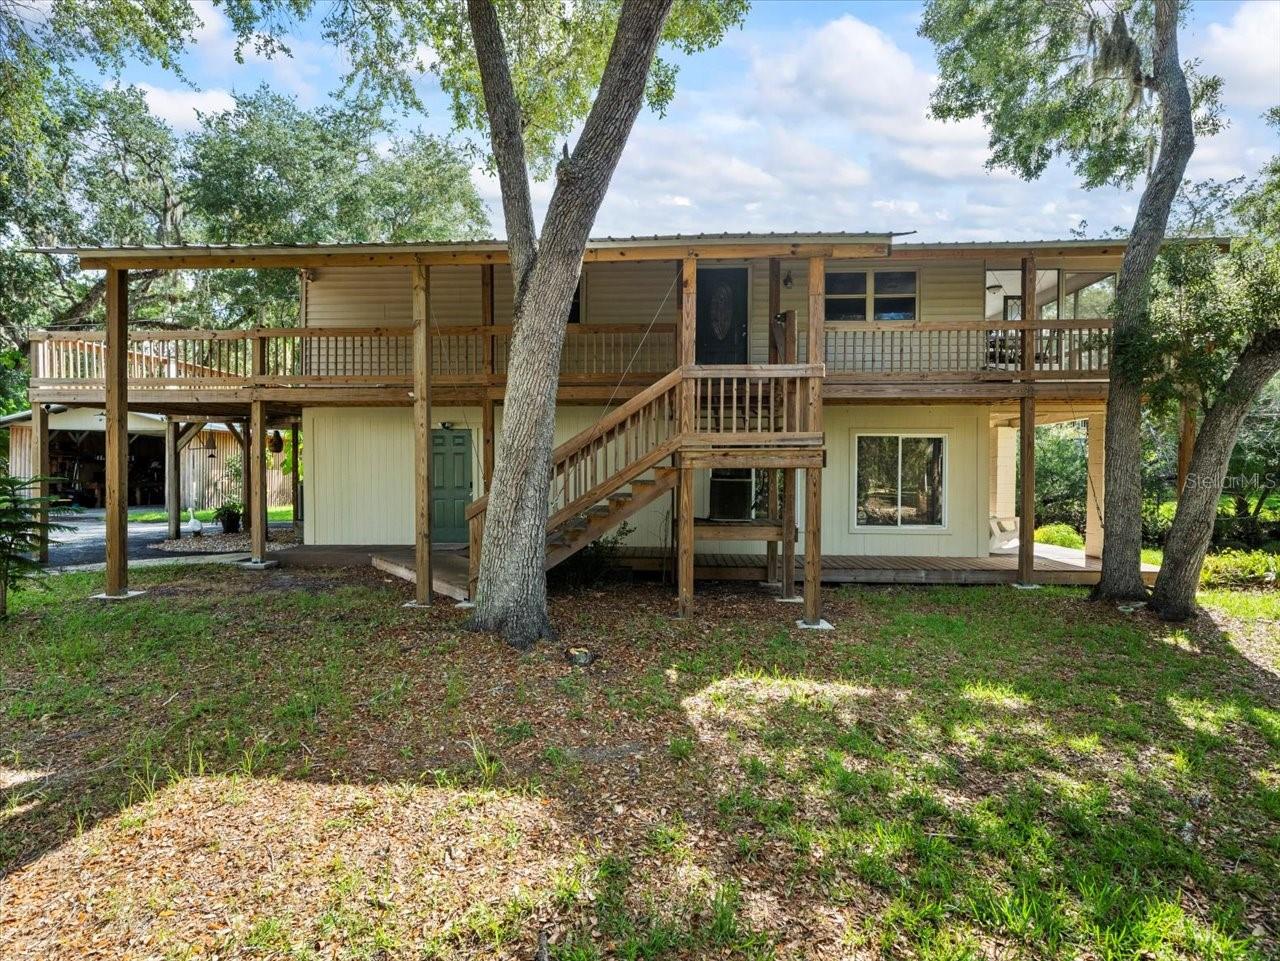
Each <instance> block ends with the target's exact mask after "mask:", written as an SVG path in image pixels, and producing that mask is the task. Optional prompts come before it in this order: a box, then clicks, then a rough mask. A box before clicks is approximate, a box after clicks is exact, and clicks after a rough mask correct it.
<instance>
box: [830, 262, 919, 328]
mask: <svg viewBox="0 0 1280 961" xmlns="http://www.w3.org/2000/svg"><path fill="white" fill-rule="evenodd" d="M916 287H917V276H916V272H915V271H914V270H829V271H827V288H826V295H827V296H826V304H827V312H826V319H827V320H830V321H842V320H866V319H867V318H868V316H870V318H871V319H872V320H915V319H916V317H917V311H916V300H917V296H916V295H917V290H916ZM868 301H870V303H868ZM868 310H869V311H870V313H868Z"/></svg>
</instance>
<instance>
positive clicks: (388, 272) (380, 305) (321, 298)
mask: <svg viewBox="0 0 1280 961" xmlns="http://www.w3.org/2000/svg"><path fill="white" fill-rule="evenodd" d="M304 301H305V305H306V306H305V321H304V324H305V326H307V327H409V326H411V325H412V324H413V282H412V269H411V268H409V267H320V268H318V269H316V270H315V271H313V276H312V279H311V280H309V281H308V282H307V285H306V297H305V298H304ZM431 320H432V323H433V324H436V325H438V326H441V327H444V326H448V325H450V324H452V325H470V324H478V323H480V268H479V267H433V268H431Z"/></svg>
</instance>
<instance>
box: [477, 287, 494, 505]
mask: <svg viewBox="0 0 1280 961" xmlns="http://www.w3.org/2000/svg"><path fill="white" fill-rule="evenodd" d="M480 322H481V323H482V324H484V325H485V326H486V327H492V326H493V264H484V265H483V266H482V267H481V268H480ZM494 346H495V345H494V342H493V335H492V334H485V338H484V373H485V386H486V388H492V387H493V385H494V380H495V378H496V377H497V372H498V370H497V364H496V361H495V358H494V354H495V353H496V352H495V350H494ZM495 403H496V402H495V401H494V400H493V398H492V397H490V396H489V392H488V390H487V389H486V391H485V395H484V407H483V409H482V420H483V424H482V426H481V438H480V443H481V445H482V447H483V451H482V454H483V457H482V464H483V468H484V492H485V494H488V493H489V487H490V485H491V484H492V483H493V466H494V460H495V456H496V455H495V445H494V422H495V420H496V418H495V416H494V406H495Z"/></svg>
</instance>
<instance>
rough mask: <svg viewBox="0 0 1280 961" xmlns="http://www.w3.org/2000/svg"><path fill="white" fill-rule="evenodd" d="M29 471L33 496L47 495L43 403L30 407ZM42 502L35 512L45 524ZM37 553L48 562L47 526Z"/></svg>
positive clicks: (46, 430) (46, 431)
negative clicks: (32, 482)
mask: <svg viewBox="0 0 1280 961" xmlns="http://www.w3.org/2000/svg"><path fill="white" fill-rule="evenodd" d="M31 473H32V475H34V477H35V479H36V480H35V483H34V484H33V485H32V491H31V493H32V495H33V496H35V497H48V496H49V411H48V409H47V408H46V407H45V406H44V404H33V405H32V407H31ZM42 503H43V504H45V506H42V507H41V508H40V510H39V511H38V512H37V513H38V515H39V519H40V523H42V524H47V523H48V522H49V508H48V506H47V502H42ZM37 554H38V559H39V561H40V563H41V564H48V563H49V531H48V529H47V528H46V529H43V530H41V532H40V549H39V551H38V552H37Z"/></svg>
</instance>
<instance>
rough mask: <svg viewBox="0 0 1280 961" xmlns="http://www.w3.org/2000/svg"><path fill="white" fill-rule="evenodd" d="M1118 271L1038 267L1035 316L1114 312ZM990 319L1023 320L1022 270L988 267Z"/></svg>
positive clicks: (1091, 317) (1073, 317)
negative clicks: (991, 268) (1113, 301)
mask: <svg viewBox="0 0 1280 961" xmlns="http://www.w3.org/2000/svg"><path fill="white" fill-rule="evenodd" d="M1115 295H1116V275H1115V274H1113V273H1110V272H1109V271H1072V270H1066V271H1059V270H1055V269H1052V268H1051V269H1048V270H1037V271H1036V309H1035V319H1036V320H1059V319H1061V320H1102V319H1103V318H1105V317H1108V316H1109V315H1110V312H1111V301H1112V300H1114V299H1115ZM986 313H987V320H988V321H990V322H992V323H999V322H1001V321H1009V322H1017V321H1020V320H1022V316H1023V310H1022V271H1021V270H1016V269H1009V270H988V271H987V310H986Z"/></svg>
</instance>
